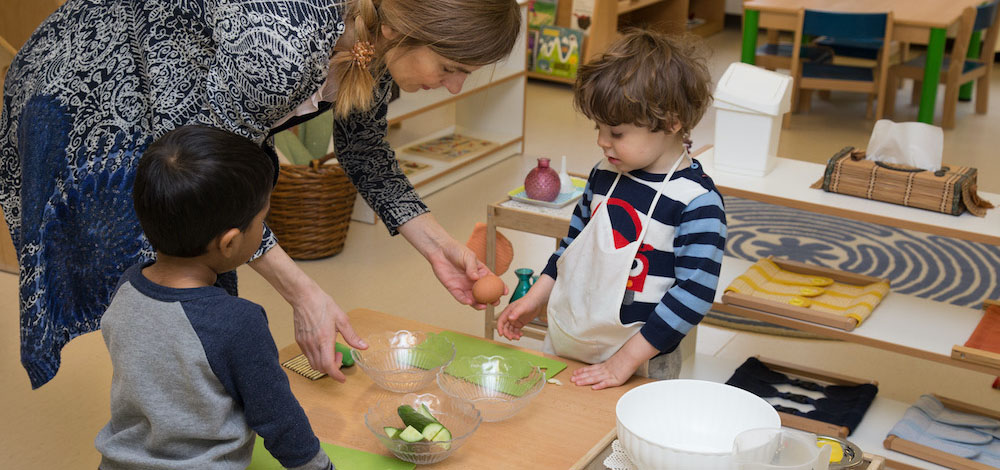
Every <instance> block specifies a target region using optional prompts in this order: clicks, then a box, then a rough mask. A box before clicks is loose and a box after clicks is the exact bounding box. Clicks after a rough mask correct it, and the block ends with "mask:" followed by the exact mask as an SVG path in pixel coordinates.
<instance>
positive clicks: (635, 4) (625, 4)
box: [618, 0, 663, 15]
mask: <svg viewBox="0 0 1000 470" xmlns="http://www.w3.org/2000/svg"><path fill="white" fill-rule="evenodd" d="M662 1H663V0H619V1H618V14H619V15H621V14H623V13H628V12H630V11H634V10H638V9H640V8H645V7H648V6H650V5H654V4H657V3H660V2H662Z"/></svg>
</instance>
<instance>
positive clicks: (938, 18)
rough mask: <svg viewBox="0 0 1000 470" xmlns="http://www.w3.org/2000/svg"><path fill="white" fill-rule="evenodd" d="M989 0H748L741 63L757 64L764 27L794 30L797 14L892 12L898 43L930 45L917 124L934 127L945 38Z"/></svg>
mask: <svg viewBox="0 0 1000 470" xmlns="http://www.w3.org/2000/svg"><path fill="white" fill-rule="evenodd" d="M982 2H983V0H947V1H944V0H747V1H745V2H743V48H742V55H741V60H742V61H743V62H745V63H748V64H753V63H754V53H755V50H756V48H757V30H758V28H774V29H778V30H782V31H792V30H794V29H795V28H796V27H797V25H796V24H795V22H796V12H797V11H798V10H799V9H800V8H805V9H807V10H823V11H835V12H842V13H885V12H889V11H891V12H892V16H893V26H892V39H893V40H895V41H900V42H907V43H911V44H926V45H927V65H926V67H925V68H924V81H923V89H922V90H921V94H920V111H919V112H918V113H917V120H918V121H920V122H924V123H927V124H934V104H935V102H936V99H937V86H938V83H939V79H940V76H941V64H942V61H943V58H944V47H945V39H946V38H947V35H948V32H949V29H952V28H955V27H957V22H958V19H959V17H961V16H962V10H964V9H965V8H966V7H970V6H971V7H975V6H977V5H979V4H980V3H982Z"/></svg>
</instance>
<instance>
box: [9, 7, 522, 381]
mask: <svg viewBox="0 0 1000 470" xmlns="http://www.w3.org/2000/svg"><path fill="white" fill-rule="evenodd" d="M519 27H520V10H519V9H518V6H517V4H516V0H433V1H432V0H345V1H333V0H276V1H264V0H262V1H253V2H250V1H231V0H187V1H168V0H145V1H142V2H132V1H130V2H102V1H84V0H69V1H68V2H67V3H66V4H65V5H63V6H62V7H61V8H59V9H58V10H57V11H56V12H55V13H53V14H52V16H50V17H49V18H48V19H47V20H45V22H43V23H42V25H41V26H40V27H39V28H38V29H37V30H36V31H35V33H34V34H33V35H32V36H31V38H30V39H29V40H28V42H27V43H26V44H25V46H24V47H23V48H22V49H21V50H20V52H19V53H18V55H17V57H16V58H15V60H14V63H13V64H12V66H11V68H10V71H9V73H8V75H7V80H6V85H5V90H4V99H3V114H2V117H0V196H2V199H0V206H2V208H3V212H4V217H6V220H7V223H8V225H9V226H10V229H11V235H12V237H13V239H14V243H15V246H16V248H17V251H18V258H19V262H20V309H21V362H22V364H23V365H24V367H25V369H26V370H27V372H28V376H29V378H30V379H31V384H32V386H33V387H36V388H37V387H39V386H41V385H43V384H44V383H46V382H47V381H48V380H50V379H51V378H52V377H53V376H54V375H55V373H56V371H57V370H58V368H59V363H60V351H61V349H62V347H63V346H64V345H65V344H66V343H67V342H68V341H69V340H70V339H72V338H74V337H76V336H78V335H81V334H83V333H87V332H90V331H93V330H96V329H98V328H99V326H100V318H101V315H102V314H103V312H104V309H105V307H106V306H107V303H108V301H109V300H110V297H111V294H112V293H113V290H114V288H115V284H116V282H117V280H118V277H119V276H120V274H121V273H122V272H123V271H124V270H125V269H126V268H127V267H129V266H130V265H132V264H134V263H137V262H140V261H143V260H148V259H150V258H151V257H152V256H153V252H152V251H151V250H150V247H149V245H148V243H147V242H146V240H145V238H144V236H143V234H142V230H141V228H140V227H139V224H138V221H137V220H136V218H135V215H134V212H133V209H132V200H131V192H132V182H133V177H134V172H135V167H136V165H137V163H138V161H139V158H140V156H141V155H142V152H143V151H144V150H145V148H146V147H147V146H148V145H149V144H150V143H151V142H152V141H153V140H154V139H155V138H157V137H159V136H160V135H163V134H164V133H166V132H167V131H169V130H171V129H174V128H176V127H179V126H181V125H184V124H192V123H201V124H207V125H212V126H216V127H219V128H222V129H227V130H230V131H233V132H236V133H238V134H240V135H243V136H246V137H248V138H250V139H253V140H254V141H255V142H257V143H260V144H261V145H263V146H264V147H265V148H266V149H267V150H268V151H269V153H270V154H271V155H272V162H273V163H274V164H275V165H277V157H276V156H274V151H273V149H272V148H271V139H270V138H269V137H270V136H271V134H273V133H274V132H277V131H279V130H282V129H284V128H287V127H290V126H291V125H294V124H296V123H300V122H302V121H304V120H306V119H309V118H310V117H313V116H315V115H317V114H319V113H320V112H322V111H325V110H327V109H329V108H331V107H332V108H333V109H334V114H335V116H336V119H335V124H334V140H335V145H336V148H337V151H338V159H339V161H340V163H341V164H342V165H343V167H344V169H345V170H346V171H347V174H348V175H349V176H350V178H351V180H352V181H353V182H354V185H355V186H356V187H357V188H358V191H359V192H360V193H361V195H362V196H363V197H364V198H365V200H366V201H367V202H368V204H369V205H371V207H372V208H373V209H374V210H375V211H376V212H377V213H378V215H379V217H380V218H381V219H382V220H383V221H384V223H385V225H386V227H387V228H388V229H389V231H390V233H392V234H396V233H401V234H402V235H403V237H404V238H406V240H407V241H409V242H410V243H411V244H412V245H413V246H414V247H415V248H416V249H417V251H419V252H420V253H421V254H422V255H423V256H424V257H425V258H426V259H427V260H428V262H429V263H430V265H431V268H432V269H433V271H434V274H435V275H436V276H437V277H438V279H439V280H440V281H441V283H442V284H443V285H444V286H445V288H447V289H448V291H449V292H451V294H452V295H453V296H454V297H455V299H456V300H458V301H459V302H461V303H463V304H468V305H475V301H474V300H473V298H472V295H471V286H472V283H473V282H474V281H475V280H476V279H478V278H479V277H480V276H482V275H483V274H485V273H486V272H488V270H487V269H486V267H485V266H483V265H482V264H481V263H479V262H478V261H477V260H476V258H475V255H473V254H472V252H471V251H470V250H468V249H467V248H466V247H465V246H464V245H462V244H460V243H458V242H457V241H456V240H455V239H454V238H452V237H451V236H450V235H448V234H447V233H446V232H445V231H444V229H443V228H442V227H441V226H440V225H439V224H438V223H437V222H436V221H435V219H434V218H433V216H432V215H431V214H430V213H429V212H428V209H427V206H425V205H424V204H423V202H421V200H420V198H419V196H418V195H417V194H416V192H415V191H414V189H413V186H412V185H411V184H410V182H409V181H408V180H407V179H406V177H405V176H404V175H403V172H402V171H401V170H400V168H399V166H398V164H397V163H396V160H395V155H394V153H393V151H392V149H391V148H390V147H389V145H388V144H387V143H386V141H385V134H386V128H387V122H386V113H387V103H388V98H389V94H390V93H389V89H390V86H391V84H392V82H393V81H395V82H396V83H397V84H398V85H399V87H400V88H401V89H403V90H405V91H409V92H412V91H418V90H421V89H432V88H439V87H442V86H443V87H445V88H447V89H448V91H450V92H452V93H458V92H459V91H460V90H461V88H462V84H463V82H464V80H465V78H466V76H467V75H468V74H469V73H470V72H472V71H473V70H475V69H477V68H479V67H481V66H484V65H489V64H492V63H495V62H497V61H499V60H501V59H503V58H504V57H506V55H507V54H508V53H509V52H510V50H511V49H512V48H513V45H514V42H515V41H516V39H517V37H518V34H519ZM278 242H279V241H278V240H276V239H275V237H274V235H273V234H272V233H271V232H270V231H269V230H266V231H265V235H264V241H263V243H262V245H261V247H260V249H259V250H258V252H257V253H256V254H255V255H254V258H253V259H252V260H251V262H250V266H251V267H253V268H254V270H256V271H257V272H259V273H260V274H261V275H262V276H263V277H264V278H265V279H267V281H268V282H269V283H270V284H271V285H272V286H274V287H275V289H276V290H277V291H278V292H279V293H280V294H281V295H282V296H283V297H284V298H285V299H286V300H287V301H288V302H289V303H290V304H291V305H292V307H293V315H294V323H295V339H296V341H297V342H298V343H299V345H300V346H301V347H302V350H303V351H304V352H305V354H306V356H307V357H308V359H309V361H310V363H312V365H313V366H314V367H316V368H318V369H322V370H323V371H325V372H327V373H329V374H330V375H331V376H333V377H334V378H336V379H338V380H344V375H343V374H342V373H341V372H340V371H339V363H338V362H337V361H336V360H335V359H336V355H335V353H334V351H333V344H334V340H335V339H336V335H337V332H338V331H339V332H340V333H341V335H342V336H343V337H344V339H345V341H346V342H347V343H348V344H350V345H351V346H354V347H358V348H364V347H367V346H366V345H365V344H364V343H363V341H361V340H360V338H358V336H357V335H356V334H355V333H354V331H353V329H352V328H351V326H350V324H349V323H348V320H347V316H346V315H345V313H344V312H343V310H341V308H340V307H339V306H337V304H336V302H334V300H333V299H332V298H331V297H330V296H329V295H327V294H326V293H325V292H324V291H323V290H322V289H321V288H320V287H319V286H318V285H317V284H316V282H314V281H313V280H312V279H310V278H309V277H308V276H307V275H306V274H305V273H304V272H303V271H302V270H301V269H299V268H298V267H297V266H296V265H295V263H294V262H293V261H292V260H291V259H290V258H289V257H288V255H287V254H285V252H284V251H283V250H282V249H281V247H280V245H279V244H278ZM219 284H220V285H222V286H223V287H226V289H227V290H228V291H229V292H230V293H232V294H234V295H235V293H236V273H235V272H230V273H226V274H224V275H222V276H220V277H219ZM475 306H476V307H477V308H482V307H483V306H482V305H475Z"/></svg>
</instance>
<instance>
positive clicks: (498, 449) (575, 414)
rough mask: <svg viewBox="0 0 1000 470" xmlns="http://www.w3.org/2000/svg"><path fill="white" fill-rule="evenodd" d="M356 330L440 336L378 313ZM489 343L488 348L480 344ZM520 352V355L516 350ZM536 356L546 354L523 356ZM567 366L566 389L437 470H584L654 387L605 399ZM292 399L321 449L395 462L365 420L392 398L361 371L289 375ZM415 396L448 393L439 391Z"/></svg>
mask: <svg viewBox="0 0 1000 470" xmlns="http://www.w3.org/2000/svg"><path fill="white" fill-rule="evenodd" d="M347 315H348V317H350V320H351V325H352V326H353V327H354V330H355V331H356V332H357V333H358V334H359V335H361V337H365V336H368V335H371V334H373V333H378V332H381V331H386V330H392V331H395V330H402V329H406V330H410V331H423V332H440V331H444V330H445V329H443V328H438V327H435V326H431V325H428V324H425V323H420V322H417V321H414V320H408V319H405V318H401V317H396V316H393V315H389V314H386V313H381V312H376V311H373V310H366V309H357V310H352V311H350V312H348V313H347ZM483 341H488V340H485V339H484V340H483ZM519 349H521V348H519ZM521 350H523V351H527V352H529V353H532V354H539V355H541V353H539V352H537V351H531V350H528V349H521ZM298 354H300V350H299V347H298V346H297V345H294V344H293V345H291V346H287V347H285V348H284V349H282V350H281V351H280V353H279V356H280V359H281V361H285V360H288V359H290V358H292V357H295V356H297V355H298ZM558 359H559V360H560V361H563V362H565V363H566V364H567V368H566V370H564V371H563V372H560V373H559V375H558V376H557V378H558V379H560V380H561V381H562V382H563V385H561V386H559V385H553V384H546V385H545V387H544V388H542V391H541V392H540V393H539V394H538V396H536V397H535V398H534V400H533V401H532V402H531V403H530V404H529V405H528V406H527V407H526V408H525V409H523V410H521V412H520V413H518V414H516V415H514V417H512V418H510V419H508V420H506V421H501V422H498V423H482V424H480V426H479V429H477V430H476V432H475V433H474V434H473V435H472V436H471V437H470V438H469V440H468V441H467V442H466V443H465V444H464V445H463V446H462V447H461V448H460V449H458V450H457V451H456V452H455V453H454V454H452V455H451V456H450V457H448V458H447V459H446V460H444V461H443V462H440V463H437V464H434V465H421V466H420V468H433V469H442V470H444V469H463V470H465V469H476V470H479V469H511V468H540V469H541V468H544V469H559V470H562V469H567V468H568V469H583V468H586V466H587V465H588V464H589V463H590V462H591V461H592V460H594V459H595V457H596V456H597V455H598V454H599V453H600V452H601V451H603V450H604V449H605V447H607V445H608V444H609V443H610V442H611V441H612V440H613V438H614V436H615V404H616V403H617V402H618V398H619V397H621V396H622V395H623V394H625V392H627V391H628V390H631V389H632V388H634V387H636V386H638V385H642V384H644V383H648V382H650V381H651V380H649V379H645V378H641V377H632V378H631V379H630V380H629V381H628V382H627V383H625V384H624V385H622V386H621V387H615V388H611V389H605V390H600V391H594V390H591V389H590V388H589V387H577V386H576V385H573V384H572V383H571V382H570V381H569V377H570V375H571V374H572V373H573V371H574V370H576V369H578V368H580V367H584V366H585V365H586V364H583V363H580V362H576V361H572V360H568V359H564V358H558ZM286 373H287V374H288V380H289V382H290V383H291V387H292V392H293V393H295V396H296V397H297V398H298V400H299V402H300V403H301V404H302V407H303V408H304V409H305V411H306V414H307V415H308V416H309V421H310V422H311V423H312V427H313V430H314V431H315V432H316V435H317V436H318V437H319V439H320V440H321V441H323V442H328V443H330V444H335V445H339V446H345V447H351V448H354V449H360V450H363V451H366V452H372V453H376V454H381V455H391V454H390V453H389V451H388V450H386V448H385V447H384V446H382V444H381V443H380V442H379V441H378V439H376V438H375V436H374V435H373V434H372V433H371V431H369V430H368V428H367V427H366V426H365V423H364V414H365V411H367V409H368V407H369V406H370V405H372V404H374V403H375V401H377V399H378V397H379V396H381V395H384V394H387V393H390V392H387V391H385V390H383V389H382V388H380V387H379V386H378V385H376V384H375V383H373V382H372V381H371V379H370V378H369V377H368V376H367V375H366V374H365V373H364V371H362V370H361V369H360V368H359V367H358V366H354V367H351V368H348V369H344V373H345V374H346V375H347V383H344V384H341V383H338V382H336V381H334V380H332V379H330V378H328V377H324V378H322V379H320V380H316V381H312V380H309V379H307V378H305V377H302V376H301V375H299V374H296V373H294V372H292V371H289V370H286ZM416 393H443V392H441V391H440V390H439V389H438V388H437V385H436V384H433V383H432V384H431V385H430V386H428V387H427V388H426V389H424V390H421V391H418V392H416Z"/></svg>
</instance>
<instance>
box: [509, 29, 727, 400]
mask: <svg viewBox="0 0 1000 470" xmlns="http://www.w3.org/2000/svg"><path fill="white" fill-rule="evenodd" d="M573 91H574V93H573V96H574V104H575V106H576V107H577V109H579V110H580V111H581V112H583V114H584V115H586V116H587V117H588V118H590V119H591V120H593V121H594V122H595V124H596V125H597V131H598V133H597V146H598V147H600V148H601V151H602V153H603V154H604V157H605V158H604V159H602V160H601V161H600V162H599V163H598V164H597V165H595V166H594V168H593V169H592V170H591V172H590V176H589V177H588V179H587V187H586V188H585V189H584V193H583V197H582V198H580V202H579V203H578V204H577V206H576V209H575V210H574V211H573V218H572V220H571V221H570V226H569V232H568V234H567V235H566V237H565V238H563V240H562V242H561V243H560V244H559V249H558V250H556V252H555V253H553V254H552V256H551V257H550V258H549V262H548V265H547V266H546V267H545V269H544V270H543V271H542V276H541V277H540V278H539V279H538V281H536V282H535V283H534V284H533V285H532V286H531V290H529V291H528V293H527V294H526V295H525V296H523V297H521V298H520V299H518V300H517V301H515V302H511V304H510V305H508V306H507V308H506V309H504V311H503V312H501V314H500V317H499V318H498V319H497V331H499V332H500V334H501V335H503V336H504V337H506V338H509V339H518V338H520V337H521V328H522V327H523V326H524V325H526V324H527V323H528V322H530V321H531V320H532V319H533V318H535V317H536V316H538V315H539V314H540V313H541V312H542V311H546V312H547V314H548V334H547V335H546V336H545V344H544V345H543V350H545V351H546V352H550V353H553V354H558V355H560V356H565V357H570V358H573V359H576V360H579V361H583V362H588V363H590V364H592V365H591V366H588V367H583V368H580V369H577V370H576V371H574V372H573V376H572V378H571V380H572V381H573V383H575V384H576V385H589V386H592V387H593V388H594V389H601V388H606V387H615V386H618V385H621V384H622V383H624V382H625V381H626V380H628V378H629V377H630V376H632V374H633V373H639V374H641V375H646V376H648V377H652V378H657V379H670V378H676V377H677V376H678V374H679V373H680V365H681V357H680V350H679V349H677V346H678V344H680V341H681V339H683V338H684V336H685V335H686V334H687V333H688V331H690V330H691V328H693V327H694V325H696V324H697V323H698V322H699V321H701V319H702V318H703V317H704V315H705V313H706V312H708V309H709V308H710V307H711V306H712V301H713V300H714V299H715V289H716V287H717V286H718V283H719V271H720V269H721V265H722V254H723V250H724V248H725V242H726V214H725V208H724V207H723V203H722V195H721V194H719V192H718V191H717V190H716V189H715V185H714V184H713V183H712V179H711V178H709V177H708V175H707V174H705V171H704V170H703V169H702V167H701V164H700V163H698V161H697V160H694V159H692V158H691V157H690V156H689V155H688V152H687V149H686V148H687V147H689V146H690V133H691V129H693V128H694V126H695V125H696V124H697V123H698V121H699V120H700V119H701V117H702V115H703V114H704V113H705V109H706V108H707V107H708V104H709V102H710V101H711V97H712V94H711V77H710V75H709V72H708V68H707V67H706V65H705V60H704V59H703V58H701V57H700V56H699V55H698V54H697V51H696V49H695V46H694V44H693V43H689V42H685V41H684V40H681V39H676V38H672V37H669V36H667V35H664V34H661V33H657V32H653V31H643V30H633V31H630V32H628V33H627V34H625V35H624V36H623V37H622V38H621V39H619V40H618V41H615V42H614V43H613V44H612V45H611V46H610V47H608V50H607V52H605V53H604V54H602V55H601V56H600V57H598V58H597V59H596V60H594V61H591V62H589V63H587V64H586V65H583V66H581V67H580V69H579V71H578V72H577V78H576V85H575V87H574V90H573Z"/></svg>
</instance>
